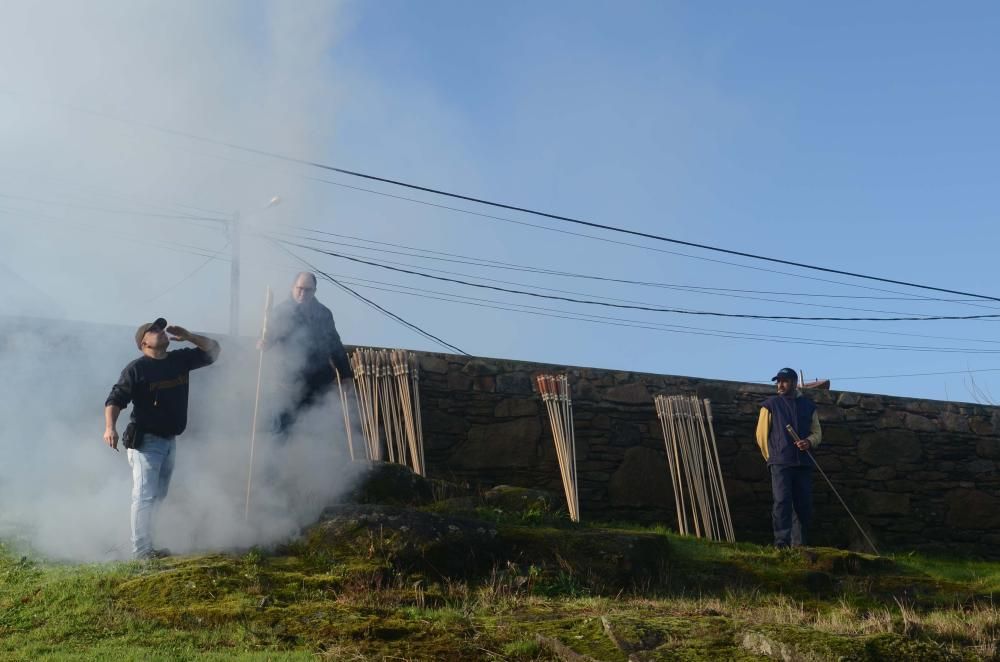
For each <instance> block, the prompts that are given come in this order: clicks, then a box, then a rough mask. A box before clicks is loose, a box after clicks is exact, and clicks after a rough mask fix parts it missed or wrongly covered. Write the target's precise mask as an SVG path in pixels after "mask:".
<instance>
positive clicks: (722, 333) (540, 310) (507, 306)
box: [337, 274, 1000, 354]
mask: <svg viewBox="0 0 1000 662" xmlns="http://www.w3.org/2000/svg"><path fill="white" fill-rule="evenodd" d="M337 276H338V277H339V278H343V279H349V280H346V281H345V282H349V283H351V284H353V285H356V286H358V287H364V288H369V289H374V290H379V291H384V292H395V293H397V294H403V295H406V296H413V297H417V298H423V299H431V300H436V301H445V302H450V303H458V304H462V305H470V306H475V307H478V308H489V309H494V310H505V311H510V312H520V313H526V314H532V315H537V316H541V317H551V318H556V319H566V320H576V321H583V322H593V323H599V324H604V325H607V326H617V327H628V328H638V329H647V330H653V331H667V332H671V333H681V334H686V335H697V336H713V337H720V338H731V339H736V340H759V341H765V342H775V341H780V342H783V343H789V344H800V345H815V346H820V347H837V348H844V349H874V350H880V351H883V350H895V351H916V352H934V353H954V354H997V353H1000V350H979V349H966V348H955V347H926V346H917V345H889V344H880V343H858V342H847V341H839V340H830V339H825V338H802V337H799V336H775V335H762V334H753V333H746V332H742V331H726V330H721V329H711V328H705V327H695V326H685V325H677V324H662V323H658V322H647V321H643V320H633V319H627V318H620V317H609V316H605V315H592V314H589V313H579V312H574V311H566V310H560V309H553V308H548V307H543V306H532V305H528V304H521V303H509V302H503V301H496V300H493V299H483V298H479V297H469V296H465V295H459V294H452V293H448V292H439V291H436V290H427V289H423V288H416V287H410V286H407V285H400V284H397V283H387V282H385V281H378V280H371V279H365V278H359V277H356V276H344V275H342V274H338V275H337ZM373 283H374V285H373Z"/></svg>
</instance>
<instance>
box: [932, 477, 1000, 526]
mask: <svg viewBox="0 0 1000 662" xmlns="http://www.w3.org/2000/svg"><path fill="white" fill-rule="evenodd" d="M944 502H945V507H946V508H947V511H948V515H947V517H946V519H945V522H946V524H947V525H948V526H949V527H951V528H952V529H980V530H983V529H985V530H991V529H996V528H997V527H1000V499H998V498H997V497H996V496H994V495H992V494H987V493H986V492H983V491H982V490H977V489H962V488H960V489H957V490H951V491H950V492H948V493H947V494H946V495H945V497H944ZM951 533H954V532H951Z"/></svg>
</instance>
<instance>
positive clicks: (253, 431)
mask: <svg viewBox="0 0 1000 662" xmlns="http://www.w3.org/2000/svg"><path fill="white" fill-rule="evenodd" d="M272 301H273V297H272V296H271V288H270V287H268V288H267V293H266V294H265V295H264V324H263V325H262V326H261V330H260V342H261V345H260V356H259V357H258V359H257V394H256V395H255V396H254V399H253V424H252V425H251V427H250V468H249V469H248V470H247V500H246V504H245V505H244V507H243V520H244V521H246V520H249V519H250V486H251V485H252V484H253V452H254V446H255V445H256V441H257V411H258V410H259V409H260V381H261V377H262V376H263V374H264V343H265V342H267V320H268V317H270V316H271V303H272Z"/></svg>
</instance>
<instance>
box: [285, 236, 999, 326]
mask: <svg viewBox="0 0 1000 662" xmlns="http://www.w3.org/2000/svg"><path fill="white" fill-rule="evenodd" d="M276 241H280V242H281V243H284V244H289V245H292V246H298V247H299V248H305V249H307V250H311V251H315V252H317V253H323V254H325V255H330V256H332V257H339V258H342V259H345V260H350V261H352V262H357V263H360V264H367V265H369V266H373V267H379V268H380V269H388V270H390V271H396V272H399V273H406V274H410V275H413V276H420V277H422V278H431V279H434V280H440V281H444V282H450V283H456V284H459V285H467V286H469V287H478V288H483V289H489V290H496V291H498V292H507V293H508V294H520V295H524V296H531V297H538V298H542V299H554V300H557V301H566V302H569V303H579V304H585V305H591V306H607V307H610V308H627V309H630V310H645V311H648V312H658V313H676V314H679V315H703V316H709V317H732V318H742V319H761V320H816V321H839V322H918V321H919V322H923V321H931V320H974V319H996V318H1000V314H990V315H932V316H920V317H810V316H801V315H754V314H751V313H723V312H718V311H705V310H686V309H683V308H665V307H659V306H639V305H632V304H618V303H611V302H606V301H592V300H587V299H576V298H572V297H564V296H557V295H552V294H540V293H538V292H528V291H525V290H515V289H511V288H504V287H497V286H495V285H484V284H482V283H472V282H469V281H465V280H461V279H457V278H447V277H444V276H434V275H432V274H427V273H423V272H420V271H415V270H412V269H403V268H400V267H393V266H390V265H387V264H380V263H378V262H372V261H370V260H363V259H361V258H358V257H351V256H348V255H344V254H342V253H334V252H333V251H325V250H322V249H319V248H315V247H312V246H305V245H303V244H298V243H295V242H291V241H286V240H284V239H276Z"/></svg>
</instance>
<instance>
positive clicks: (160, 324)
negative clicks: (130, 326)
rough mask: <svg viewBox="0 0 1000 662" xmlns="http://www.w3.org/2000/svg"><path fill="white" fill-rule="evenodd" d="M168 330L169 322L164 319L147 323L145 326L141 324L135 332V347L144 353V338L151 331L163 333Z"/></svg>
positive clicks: (158, 318) (160, 318)
mask: <svg viewBox="0 0 1000 662" xmlns="http://www.w3.org/2000/svg"><path fill="white" fill-rule="evenodd" d="M165 328H167V320H165V319H163V318H162V317H157V318H156V319H155V320H153V321H152V322H146V323H145V324H140V325H139V328H138V329H136V330H135V346H136V347H138V348H139V351H140V352H141V351H142V338H143V336H145V335H146V334H147V333H149V332H150V331H162V330H163V329H165Z"/></svg>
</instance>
